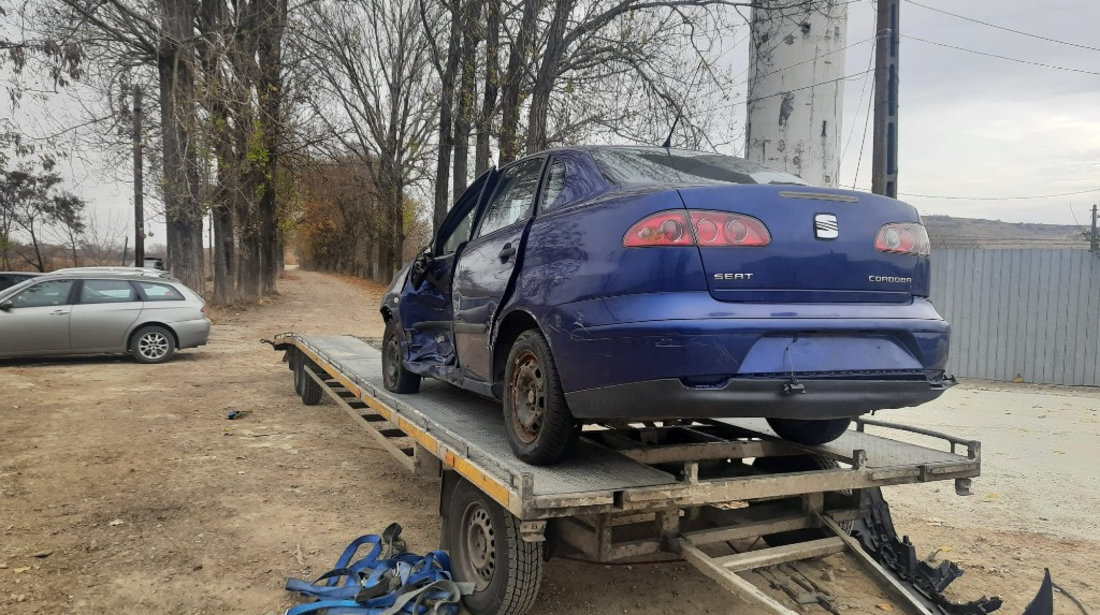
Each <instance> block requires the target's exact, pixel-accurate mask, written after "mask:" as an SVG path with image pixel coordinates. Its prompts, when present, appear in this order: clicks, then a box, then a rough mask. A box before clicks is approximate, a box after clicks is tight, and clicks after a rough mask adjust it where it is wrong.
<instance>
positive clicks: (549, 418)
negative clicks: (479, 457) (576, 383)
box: [503, 329, 580, 465]
mask: <svg viewBox="0 0 1100 615" xmlns="http://www.w3.org/2000/svg"><path fill="white" fill-rule="evenodd" d="M504 386H505V388H504V395H503V397H504V431H505V433H506V434H507V436H508V444H510V445H511V447H512V452H514V453H515V454H516V457H519V458H520V459H521V460H523V461H526V462H527V463H529V464H531V465H553V464H556V463H559V462H560V461H561V460H562V459H564V458H565V456H566V455H567V454H568V453H569V452H570V450H572V448H573V445H574V444H575V443H576V442H577V437H578V436H579V435H580V429H578V428H577V422H576V421H575V420H574V419H573V415H572V414H571V413H570V412H569V406H568V405H566V403H565V392H564V391H563V390H562V387H561V379H560V378H559V377H558V368H557V366H556V365H555V364H554V357H553V355H552V354H551V353H550V344H548V343H547V342H546V338H545V337H543V336H542V333H539V331H537V330H535V329H531V330H529V331H525V332H523V333H522V334H520V336H519V337H518V338H516V341H515V343H513V344H512V348H511V350H510V351H509V352H508V362H507V363H506V364H505V366H504Z"/></svg>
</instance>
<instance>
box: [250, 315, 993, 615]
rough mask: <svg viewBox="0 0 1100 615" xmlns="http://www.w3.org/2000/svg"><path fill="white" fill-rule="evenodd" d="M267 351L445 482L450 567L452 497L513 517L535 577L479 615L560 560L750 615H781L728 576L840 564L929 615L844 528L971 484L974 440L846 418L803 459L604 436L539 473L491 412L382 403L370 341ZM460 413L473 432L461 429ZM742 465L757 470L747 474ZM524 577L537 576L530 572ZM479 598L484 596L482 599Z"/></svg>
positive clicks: (691, 436)
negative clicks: (700, 589) (899, 503)
mask: <svg viewBox="0 0 1100 615" xmlns="http://www.w3.org/2000/svg"><path fill="white" fill-rule="evenodd" d="M270 343H271V344H272V346H273V347H274V348H275V349H276V350H281V351H284V353H285V357H284V358H285V360H286V361H287V363H288V364H289V366H290V368H291V370H292V371H293V372H294V376H295V379H294V380H295V392H296V393H297V394H298V395H300V396H301V397H302V399H303V402H304V403H306V404H307V405H314V404H316V403H318V402H319V401H320V399H321V397H322V395H323V394H324V395H327V396H328V397H329V398H331V399H332V400H333V401H334V402H335V404H336V405H337V406H338V407H340V408H342V409H343V410H344V411H345V412H347V413H348V414H349V415H350V416H351V417H352V418H353V420H354V421H355V422H356V423H357V424H359V425H360V426H361V427H363V428H364V429H365V430H366V431H367V432H368V433H369V434H370V435H371V437H372V438H373V439H374V440H375V441H376V442H377V443H378V444H379V445H380V446H381V447H382V448H383V449H385V450H386V451H388V452H390V453H391V454H392V455H393V456H394V458H396V459H397V460H398V462H399V463H401V464H402V465H403V466H404V467H405V468H406V469H408V470H410V471H412V472H415V473H417V474H420V475H423V476H439V477H442V480H441V483H440V485H441V487H440V512H441V515H442V516H443V518H444V539H443V542H444V547H445V548H452V549H457V553H459V554H462V553H466V552H468V551H470V549H472V548H474V546H478V545H479V544H480V543H478V540H477V533H476V531H475V530H476V529H477V528H473V529H471V530H469V531H470V532H473V533H469V532H468V533H469V535H470V536H471V538H470V540H471V542H469V544H466V545H455V544H446V543H447V542H448V539H447V537H448V536H451V540H450V542H456V540H459V539H456V538H455V536H465V535H466V534H459V533H455V532H456V531H458V530H455V529H454V528H455V527H456V525H455V524H456V523H464V521H463V520H461V519H460V520H456V519H454V518H453V517H455V516H460V517H461V516H462V515H461V514H458V513H455V511H461V510H463V509H462V506H467V507H468V506H470V505H472V504H470V503H469V502H460V503H458V504H455V502H453V500H454V497H455V494H456V493H461V494H464V497H465V498H466V499H467V500H470V499H476V500H478V502H480V504H479V505H480V506H482V507H483V508H485V510H486V511H487V512H489V513H492V515H490V516H493V515H497V514H498V512H499V513H500V514H506V515H508V516H510V517H511V519H512V520H511V521H508V522H507V523H506V524H505V525H507V528H505V529H508V531H512V532H514V533H515V535H516V537H517V538H518V539H519V540H520V541H522V543H524V544H522V545H518V546H517V547H516V548H517V549H520V551H516V552H515V553H513V556H514V557H523V558H526V559H525V561H527V560H531V558H532V555H531V554H533V553H538V554H539V557H538V558H537V559H538V560H539V563H538V564H537V568H538V570H537V571H532V570H527V571H525V572H524V573H523V576H522V578H521V579H519V580H517V581H516V583H519V584H521V585H526V586H525V587H512V586H511V585H515V583H513V582H512V580H511V579H510V580H509V590H508V591H510V592H511V593H510V594H508V595H510V596H513V598H514V599H513V600H511V601H510V602H507V603H504V604H503V605H501V604H497V603H493V604H494V605H495V606H496V607H499V608H495V610H488V607H485V608H481V607H479V605H478V604H476V601H475V603H473V604H472V603H471V601H470V600H467V608H468V609H469V610H471V612H474V613H475V614H476V615H489V613H500V614H502V615H503V614H506V615H520V614H521V613H523V612H525V611H526V609H527V608H529V607H530V605H531V604H532V603H533V600H534V596H535V595H536V594H537V589H538V587H537V586H538V577H541V561H542V559H543V558H545V559H549V557H551V556H552V555H554V554H557V553H560V552H562V551H570V552H572V553H576V554H580V555H582V556H583V557H585V558H587V559H590V560H592V561H597V562H613V561H623V560H630V559H631V558H638V557H645V556H652V555H654V554H658V553H671V554H675V555H677V556H679V557H682V558H683V559H684V560H686V561H687V562H689V563H691V564H692V565H693V566H695V567H696V568H698V569H699V570H700V571H701V572H703V573H704V574H705V575H707V576H708V577H711V578H712V579H714V580H715V581H717V582H718V583H719V585H721V586H722V587H724V588H726V589H727V590H729V591H731V592H732V593H734V594H736V595H738V596H739V597H740V598H741V599H743V600H745V601H746V602H748V603H750V604H751V605H753V606H754V607H755V608H756V609H758V612H765V613H773V614H776V615H792V614H793V613H794V611H793V610H792V609H791V607H789V606H787V605H784V604H783V603H782V602H781V601H780V600H777V599H776V597H774V596H772V595H769V594H768V592H766V591H764V590H762V589H760V588H759V587H757V586H756V585H753V584H752V583H751V582H749V581H748V580H746V579H745V578H744V577H743V576H741V575H740V574H739V573H740V572H746V571H750V570H761V569H765V570H771V571H772V572H770V573H769V574H774V575H781V574H782V573H781V572H779V570H780V568H776V567H781V566H782V565H790V563H791V562H795V561H801V560H805V559H808V558H814V557H821V556H825V555H829V554H833V553H840V552H848V553H851V554H852V555H853V557H855V559H856V560H857V561H858V562H859V564H860V566H861V567H862V568H863V569H864V570H865V571H866V573H867V575H868V576H869V577H870V578H871V579H872V580H874V581H875V582H876V584H878V585H879V586H880V587H882V588H883V590H884V591H885V592H886V593H887V594H889V595H890V596H891V598H892V599H894V600H895V601H897V603H898V606H899V607H900V608H901V609H902V610H903V611H904V612H907V613H913V614H919V615H930V614H931V613H932V612H933V611H932V610H931V609H930V607H933V606H934V605H930V604H929V601H928V599H927V597H922V596H920V595H919V593H914V592H913V591H911V590H910V589H907V588H906V586H905V584H904V583H902V582H901V581H900V580H899V579H898V578H896V576H895V575H894V574H892V573H891V572H890V571H888V570H886V569H885V568H884V567H883V566H882V565H881V564H880V563H879V562H877V561H876V560H875V558H874V557H872V556H871V554H869V553H868V552H866V551H865V550H864V549H863V548H861V546H860V544H859V542H858V541H857V540H856V539H854V538H852V537H851V536H849V528H850V524H851V523H852V522H853V521H855V520H857V519H859V518H861V516H862V515H863V513H864V512H865V510H866V506H867V505H866V498H865V497H864V495H865V493H866V492H868V491H869V490H873V489H877V488H879V487H883V486H888V485H898V484H911V483H923V482H933V481H937V482H938V481H947V480H952V481H954V482H955V487H956V492H957V493H958V494H960V495H968V494H969V487H970V480H971V479H972V478H973V477H976V476H978V475H979V474H980V470H981V445H980V443H979V442H977V441H973V440H968V439H964V438H957V437H954V436H951V435H948V434H944V433H940V432H936V431H931V430H926V429H921V428H916V427H909V426H904V425H897V424H894V423H887V422H883V421H877V420H873V419H859V420H857V421H856V429H855V430H851V431H849V432H848V433H847V434H846V435H844V436H842V437H841V438H840V439H839V440H837V441H836V442H834V443H831V444H828V445H822V446H815V447H811V446H803V445H799V444H795V443H791V442H787V441H783V440H781V439H779V438H777V437H775V436H774V434H771V433H770V431H769V430H768V428H767V427H766V425H765V424H764V422H763V421H756V420H744V419H740V420H729V421H714V420H707V421H668V422H664V423H649V424H628V425H604V426H598V427H594V428H591V429H589V428H586V429H585V431H583V432H582V435H583V438H582V442H583V448H582V450H581V452H580V453H579V455H580V456H581V457H583V458H584V459H582V461H581V462H579V463H577V464H574V466H576V467H565V468H537V467H532V466H526V465H525V464H523V463H522V462H519V461H518V460H516V459H515V458H514V457H511V456H510V454H509V453H508V452H502V449H501V447H500V444H499V442H497V441H496V439H495V438H494V436H493V432H492V429H493V426H492V425H491V424H488V423H491V422H492V418H493V417H494V416H495V414H499V410H498V411H496V413H495V414H494V413H493V410H492V407H491V406H492V404H493V403H494V402H492V401H490V400H486V399H483V398H477V397H475V396H473V394H470V393H467V392H463V391H458V390H457V389H455V388H454V387H450V386H449V385H445V384H442V383H440V384H438V385H432V386H433V388H432V389H431V390H430V391H429V392H428V394H427V395H425V394H424V393H422V394H420V395H395V394H392V393H389V392H388V391H386V390H385V389H384V388H383V387H382V385H381V371H380V369H377V366H378V365H380V358H379V357H378V356H377V355H378V351H377V350H376V349H375V348H374V347H373V346H371V344H370V343H369V342H368V341H365V340H363V339H360V338H354V337H351V336H338V337H327V336H307V335H300V334H296V333H283V334H279V335H277V336H275V338H274V339H273V340H271V341H270ZM464 413H473V414H472V415H470V416H474V417H475V418H477V419H478V420H477V421H470V420H467V414H464ZM478 413H480V414H478ZM483 423H485V424H484V425H483ZM872 431H873V432H876V434H881V433H890V434H892V435H894V436H895V438H891V437H884V436H883V435H875V434H872V433H871V432H872ZM899 434H900V435H904V436H905V437H906V438H909V439H913V438H922V439H924V440H926V441H928V440H931V441H934V442H937V443H938V446H939V447H940V448H932V447H931V446H930V445H926V444H925V445H922V444H915V443H912V442H908V441H902V440H900V439H896V436H898V435H899ZM942 448H947V449H948V450H946V451H945V450H942ZM960 449H963V450H962V452H960ZM586 456H587V457H586ZM749 459H752V460H754V461H753V462H752V463H746V462H745V461H746V460H749ZM784 464H786V465H787V466H790V467H788V468H786V469H784ZM791 464H794V465H793V466H792V465H791ZM799 464H803V465H804V464H811V465H812V467H800V466H799ZM769 466H771V467H769ZM776 468H778V469H779V471H778V472H777V471H776ZM792 468H793V469H792ZM585 472H588V474H589V476H588V477H585V476H584V474H585ZM574 474H580V478H578V477H577V476H574ZM620 478H621V479H622V480H621V481H620V480H619V479H620ZM589 479H591V480H589ZM586 481H587V483H588V484H590V485H591V486H590V488H585V486H584V485H585V484H586ZM463 483H468V484H469V485H472V486H473V487H474V489H476V492H472V491H470V490H468V489H465V488H464V487H462V484H463ZM478 493H479V494H483V495H484V496H485V498H481V497H480V496H477V494H478ZM471 494H473V496H476V497H471ZM486 498H487V499H486ZM489 502H491V503H489ZM495 507H499V511H496V510H495ZM484 516H485V515H484V514H482V518H483V517H484ZM495 518H496V519H497V521H498V522H499V521H500V520H501V519H504V520H507V518H506V517H499V516H498V517H495ZM481 522H482V523H488V522H487V521H484V520H483V521H481ZM449 528H450V529H449ZM462 531H466V530H465V529H463V530H462ZM448 532H451V533H450V534H449V533H448ZM761 538H763V539H764V540H765V542H767V541H771V542H772V543H775V544H772V546H770V547H768V548H764V549H749V550H744V551H742V552H737V551H736V550H734V552H733V553H724V554H723V553H715V547H716V546H717V547H720V549H719V551H725V550H727V547H732V546H734V543H738V544H743V543H745V542H753V541H757V540H758V539H761ZM783 543H788V544H783ZM471 545H473V546H471ZM524 550H525V551H524ZM471 557H473V556H471ZM494 557H496V555H494ZM452 558H453V559H458V560H459V561H458V562H457V563H456V576H461V575H460V573H461V572H462V571H463V570H465V571H466V572H467V573H469V572H470V571H471V570H474V571H475V572H477V571H479V570H482V569H481V568H478V569H476V570H475V568H476V567H474V568H471V566H472V565H473V564H470V563H469V562H465V561H463V558H462V557H457V558H456V557H455V555H454V553H452ZM467 559H469V558H467ZM473 559H476V560H478V561H479V562H481V561H482V559H483V558H479V557H474V558H473ZM482 564H484V562H482ZM463 566H465V568H463ZM528 567H529V568H531V567H536V565H535V564H533V563H531V562H528ZM490 570H491V566H490ZM478 574H480V572H479V573H478ZM508 574H512V573H511V572H509V573H508ZM473 576H476V575H473ZM463 580H470V579H463ZM475 580H476V579H475ZM482 581H484V579H482ZM532 585H533V587H531V586H532ZM492 587H494V586H491V584H489V583H484V587H479V589H480V590H484V591H489V590H490V589H492ZM787 593H788V595H790V594H792V592H790V591H788V592H787ZM803 594H806V595H808V596H809V597H810V598H807V599H814V600H816V601H817V602H819V603H820V604H822V606H823V607H825V608H826V610H829V608H828V603H829V600H830V599H832V598H831V597H830V596H828V595H826V594H825V593H824V592H822V591H819V590H815V591H810V592H802V593H800V594H799V595H798V596H799V599H801V598H802V597H803ZM502 595H503V594H502ZM497 602H499V601H497Z"/></svg>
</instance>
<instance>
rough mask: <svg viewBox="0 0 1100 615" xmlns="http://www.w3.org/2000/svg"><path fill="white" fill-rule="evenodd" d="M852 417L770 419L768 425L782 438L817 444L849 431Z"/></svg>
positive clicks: (834, 438) (800, 442) (812, 444)
mask: <svg viewBox="0 0 1100 615" xmlns="http://www.w3.org/2000/svg"><path fill="white" fill-rule="evenodd" d="M851 424H852V419H849V418H843V419H820V420H803V419H768V426H769V427H771V428H772V431H774V432H775V433H776V434H777V435H779V437H780V438H783V439H784V440H790V441H791V442H797V443H799V444H808V445H810V446H816V445H818V444H826V443H828V442H832V441H833V440H836V439H837V438H839V437H840V436H843V435H844V432H846V431H848V426H849V425H851Z"/></svg>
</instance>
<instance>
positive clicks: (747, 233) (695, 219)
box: [623, 210, 772, 248]
mask: <svg viewBox="0 0 1100 615" xmlns="http://www.w3.org/2000/svg"><path fill="white" fill-rule="evenodd" d="M689 216H690V224H689V223H688V220H689ZM771 241H772V237H771V233H769V232H768V227H766V226H764V223H763V222H761V221H760V220H757V219H756V218H753V217H752V216H746V215H744V214H731V213H726V212H724V211H706V210H691V211H688V212H684V211H661V212H658V213H655V214H653V215H651V216H648V217H646V218H643V219H642V220H640V221H639V222H637V223H636V224H635V225H634V226H632V227H630V230H629V231H627V232H626V235H625V236H624V237H623V245H624V246H626V247H628V248H643V247H651V246H694V245H698V246H703V247H734V246H736V247H752V246H756V247H759V246H766V245H768V244H769V243H771Z"/></svg>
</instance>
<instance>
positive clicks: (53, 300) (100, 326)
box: [0, 267, 210, 363]
mask: <svg viewBox="0 0 1100 615" xmlns="http://www.w3.org/2000/svg"><path fill="white" fill-rule="evenodd" d="M209 337H210V319H209V318H207V316H206V303H205V302H204V301H203V299H202V297H200V296H199V295H198V294H197V293H195V292H194V291H193V290H191V289H190V288H187V287H186V286H184V285H183V284H181V283H180V282H179V280H176V279H175V278H173V277H171V276H170V275H168V274H165V273H163V272H153V271H151V270H143V269H136V268H134V269H130V268H93V267H89V268H85V269H80V268H76V269H65V270H62V271H57V272H54V273H48V274H45V275H42V276H39V277H35V278H32V279H29V280H26V281H24V282H21V283H19V284H16V285H15V286H12V287H11V288H8V289H5V290H2V291H0V357H29V356H41V355H64V354H105V353H110V354H113V353H130V354H131V355H133V357H134V358H135V359H136V360H137V361H139V362H141V363H162V362H164V361H167V360H168V359H170V358H171V357H172V355H173V354H175V352H176V350H179V349H182V348H194V347H197V346H202V345H203V344H206V341H207V339H208V338H209Z"/></svg>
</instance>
